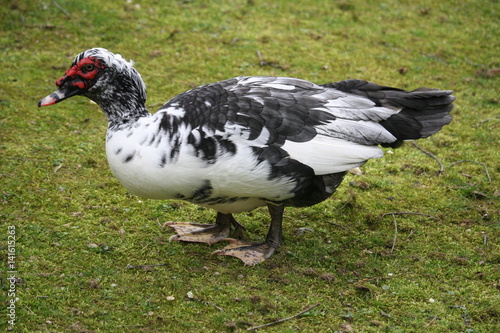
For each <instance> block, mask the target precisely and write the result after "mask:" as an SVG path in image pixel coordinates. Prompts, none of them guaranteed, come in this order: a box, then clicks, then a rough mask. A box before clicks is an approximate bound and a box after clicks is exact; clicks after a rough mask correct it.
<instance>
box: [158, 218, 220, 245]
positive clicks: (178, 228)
mask: <svg viewBox="0 0 500 333" xmlns="http://www.w3.org/2000/svg"><path fill="white" fill-rule="evenodd" d="M164 226H169V227H171V228H173V229H174V230H175V232H176V233H177V234H176V235H173V236H171V237H170V238H169V240H168V241H169V242H172V241H183V242H195V243H207V244H214V243H217V242H220V241H221V240H223V239H225V238H226V237H227V236H228V235H229V231H230V228H229V226H225V225H220V224H199V223H189V222H166V223H165V224H164Z"/></svg>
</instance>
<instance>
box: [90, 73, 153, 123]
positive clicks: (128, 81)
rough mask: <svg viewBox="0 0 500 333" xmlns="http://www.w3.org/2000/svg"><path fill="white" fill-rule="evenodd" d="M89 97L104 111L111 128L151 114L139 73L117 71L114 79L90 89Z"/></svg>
mask: <svg viewBox="0 0 500 333" xmlns="http://www.w3.org/2000/svg"><path fill="white" fill-rule="evenodd" d="M128 74H130V73H128ZM111 82H112V84H111ZM88 97H89V98H90V99H91V100H93V101H94V102H96V103H97V104H98V105H99V106H100V107H101V109H102V110H103V111H104V114H105V115H106V117H107V118H108V127H109V128H113V127H117V126H121V125H123V124H129V123H131V122H135V121H137V119H139V118H142V117H147V116H150V115H151V114H150V113H149V111H148V110H147V109H146V88H145V85H144V82H143V81H142V79H141V77H140V76H139V75H138V74H137V75H126V74H123V73H116V74H115V75H114V77H112V79H111V78H110V79H109V80H104V82H103V84H102V85H100V86H96V87H95V90H94V91H92V92H90V91H89V94H88Z"/></svg>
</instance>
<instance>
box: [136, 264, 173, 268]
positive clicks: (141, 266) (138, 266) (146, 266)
mask: <svg viewBox="0 0 500 333" xmlns="http://www.w3.org/2000/svg"><path fill="white" fill-rule="evenodd" d="M166 265H167V264H156V265H137V266H132V265H129V264H127V268H151V267H158V266H166Z"/></svg>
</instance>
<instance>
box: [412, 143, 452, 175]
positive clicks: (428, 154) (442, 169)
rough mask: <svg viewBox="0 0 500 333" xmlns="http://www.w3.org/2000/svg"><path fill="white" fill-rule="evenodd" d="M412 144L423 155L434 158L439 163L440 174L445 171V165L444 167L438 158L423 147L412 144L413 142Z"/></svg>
mask: <svg viewBox="0 0 500 333" xmlns="http://www.w3.org/2000/svg"><path fill="white" fill-rule="evenodd" d="M411 144H412V145H413V146H415V147H416V148H417V149H418V150H420V151H421V152H422V153H424V154H425V155H427V156H430V157H432V158H433V159H435V160H436V161H437V162H438V163H439V172H443V171H444V165H443V163H442V162H441V161H440V160H439V158H437V157H436V156H435V155H434V154H432V153H429V152H428V151H426V150H424V149H423V148H422V147H420V146H419V145H417V144H416V143H415V142H414V141H412V142H411Z"/></svg>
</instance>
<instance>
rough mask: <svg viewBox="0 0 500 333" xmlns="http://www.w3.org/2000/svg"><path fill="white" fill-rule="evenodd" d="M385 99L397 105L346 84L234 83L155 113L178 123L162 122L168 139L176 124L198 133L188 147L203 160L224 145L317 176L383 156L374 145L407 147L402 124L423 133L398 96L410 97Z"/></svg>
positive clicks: (190, 94) (179, 99)
mask: <svg viewBox="0 0 500 333" xmlns="http://www.w3.org/2000/svg"><path fill="white" fill-rule="evenodd" d="M356 82H364V81H356ZM353 87H354V88H353ZM369 87H370V88H371V90H373V91H375V90H376V89H375V87H373V86H369ZM377 87H379V86H377ZM355 88H358V89H357V90H359V91H361V92H363V93H358V91H357V90H356V89H355ZM383 88H385V87H380V90H383ZM389 89H392V88H389ZM386 90H387V89H386ZM390 91H391V92H392V91H394V92H397V93H396V97H398V98H399V99H401V100H402V101H399V100H396V99H395V100H394V101H393V100H392V97H391V96H389V97H388V98H386V99H388V100H389V102H385V101H383V99H380V101H379V100H377V99H376V98H374V97H373V96H372V95H373V94H374V92H372V91H370V94H371V95H370V94H368V93H366V92H368V90H367V89H363V88H359V84H358V85H353V84H349V81H341V82H339V83H334V84H330V85H324V86H319V85H316V84H313V83H311V82H308V81H304V80H299V79H293V78H283V77H238V78H234V79H230V80H226V81H220V82H216V83H212V84H208V85H205V86H201V87H198V88H195V89H192V90H189V91H187V92H185V93H183V94H180V95H178V96H176V97H175V98H173V99H172V100H170V101H169V102H168V103H166V104H165V105H164V106H163V107H162V108H161V110H162V111H164V112H165V113H166V114H169V115H170V116H172V115H178V117H177V118H175V119H177V122H176V121H172V117H170V118H169V119H170V120H169V121H165V122H164V123H165V126H166V127H169V130H170V131H175V130H177V129H178V128H180V127H182V126H180V125H181V124H184V125H185V126H184V127H188V128H190V129H192V130H195V131H196V133H195V134H193V133H191V134H190V136H193V137H192V138H191V139H189V138H188V139H189V141H190V142H191V143H192V144H193V145H198V147H197V149H198V150H199V151H201V152H213V153H214V154H215V153H216V152H217V149H219V148H218V147H221V146H222V147H223V146H224V144H222V145H221V142H222V143H223V142H224V141H223V140H229V141H230V142H232V143H234V144H236V146H235V147H236V149H237V146H238V144H241V145H243V144H245V145H248V146H252V147H253V148H255V152H256V156H259V158H266V159H269V158H272V156H273V154H278V155H279V156H280V157H279V158H280V159H283V156H287V157H288V156H289V157H290V158H292V159H294V160H297V161H299V162H301V163H303V164H305V165H307V166H309V167H311V168H312V169H313V170H314V172H315V173H316V174H329V173H335V172H341V171H345V170H348V169H349V168H352V167H355V166H359V165H362V164H363V163H365V162H366V160H368V159H370V158H377V157H380V156H382V155H383V152H382V151H381V149H380V148H378V147H377V145H379V144H382V145H391V144H393V143H395V142H398V141H399V140H401V139H403V140H404V139H407V137H403V138H400V137H398V136H399V134H400V133H399V132H398V128H399V127H398V123H399V122H404V123H405V124H406V122H408V120H407V119H406V118H409V119H410V121H409V122H410V125H409V126H410V127H413V126H417V125H418V126H419V127H422V126H421V125H420V124H419V123H415V124H413V123H412V122H414V121H413V118H412V117H411V116H412V114H411V112H413V111H411V112H410V109H409V108H408V107H407V108H405V106H404V101H405V99H404V98H403V97H401V96H402V95H404V94H405V93H406V94H408V92H404V91H401V90H395V89H394V90H390ZM386 94H387V93H386ZM410 94H411V93H410ZM421 98H424V97H423V96H422V97H421ZM382 101H383V102H382ZM424 109H425V108H424ZM402 110H409V111H408V112H407V113H409V116H407V115H406V114H405V115H404V116H403V117H398V113H399V112H401V111H402ZM418 111H420V110H419V109H417V110H416V111H415V112H418ZM424 113H425V112H424ZM428 113H429V115H433V113H432V112H428ZM429 115H427V113H425V114H424V116H425V117H428V116H429ZM441 126H442V125H441ZM392 127H394V128H395V129H394V128H392ZM420 132H422V131H421V129H420ZM420 132H419V133H420ZM427 132H429V131H427ZM427 132H424V133H423V134H422V135H425V134H427ZM404 133H405V134H406V130H405V131H404ZM414 136H416V135H412V136H411V137H410V138H413V137H414ZM420 137H422V136H420ZM207 138H209V139H207ZM214 140H215V141H217V142H214ZM207 145H208V148H207ZM212 155H213V154H212ZM276 158H278V157H276Z"/></svg>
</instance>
